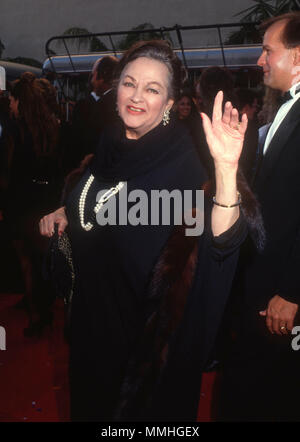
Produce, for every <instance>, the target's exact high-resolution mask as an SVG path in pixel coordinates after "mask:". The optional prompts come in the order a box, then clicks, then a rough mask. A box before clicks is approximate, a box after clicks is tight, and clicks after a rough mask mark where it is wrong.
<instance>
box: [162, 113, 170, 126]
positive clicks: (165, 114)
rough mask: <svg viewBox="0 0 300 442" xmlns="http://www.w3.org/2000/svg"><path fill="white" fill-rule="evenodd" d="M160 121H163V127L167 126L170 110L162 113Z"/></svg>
mask: <svg viewBox="0 0 300 442" xmlns="http://www.w3.org/2000/svg"><path fill="white" fill-rule="evenodd" d="M162 121H163V125H164V126H166V125H167V124H169V122H170V110H169V109H166V110H165V111H164V115H163V119H162Z"/></svg>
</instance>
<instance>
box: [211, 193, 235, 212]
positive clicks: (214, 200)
mask: <svg viewBox="0 0 300 442" xmlns="http://www.w3.org/2000/svg"><path fill="white" fill-rule="evenodd" d="M237 197H238V200H237V202H236V203H234V204H230V206H226V204H221V203H218V201H216V197H215V196H214V197H213V203H214V204H216V205H217V206H220V207H225V208H226V209H231V208H232V207H236V206H240V205H241V203H242V198H241V194H240V192H237Z"/></svg>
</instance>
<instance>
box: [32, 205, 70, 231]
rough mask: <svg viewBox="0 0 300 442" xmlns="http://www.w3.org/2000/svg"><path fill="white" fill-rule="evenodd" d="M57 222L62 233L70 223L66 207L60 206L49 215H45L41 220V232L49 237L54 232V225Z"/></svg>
mask: <svg viewBox="0 0 300 442" xmlns="http://www.w3.org/2000/svg"><path fill="white" fill-rule="evenodd" d="M55 224H57V227H58V234H59V235H61V234H62V233H63V232H64V230H65V228H66V227H67V225H68V220H67V217H66V214H65V211H64V208H63V207H62V208H60V209H58V210H56V211H55V212H53V213H50V214H49V215H46V216H44V217H43V218H42V219H41V220H40V222H39V228H40V233H41V235H43V236H48V237H49V238H50V237H51V236H52V235H53V234H54V227H55Z"/></svg>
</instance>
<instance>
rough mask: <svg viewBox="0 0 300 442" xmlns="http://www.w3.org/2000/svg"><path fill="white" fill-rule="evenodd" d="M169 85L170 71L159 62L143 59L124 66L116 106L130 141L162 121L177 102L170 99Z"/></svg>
mask: <svg viewBox="0 0 300 442" xmlns="http://www.w3.org/2000/svg"><path fill="white" fill-rule="evenodd" d="M168 85H169V71H168V68H167V67H166V66H165V65H164V64H163V63H161V62H160V61H157V60H152V59H149V58H146V57H140V58H138V59H136V60H134V61H132V62H130V63H128V64H127V65H126V66H125V68H124V70H123V72H122V74H121V78H120V82H119V85H118V94H117V104H118V110H119V115H120V117H121V119H122V120H123V122H124V124H125V128H126V136H127V138H131V139H138V138H140V137H142V136H143V135H145V134H146V133H147V132H149V131H150V130H151V129H153V128H154V127H156V126H157V125H158V124H159V123H160V122H161V121H162V118H163V114H164V112H165V110H166V109H171V107H172V105H173V102H174V101H173V100H172V99H169V98H168Z"/></svg>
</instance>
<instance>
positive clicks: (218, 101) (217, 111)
mask: <svg viewBox="0 0 300 442" xmlns="http://www.w3.org/2000/svg"><path fill="white" fill-rule="evenodd" d="M222 103H223V91H219V92H218V93H217V95H216V96H215V101H214V109H213V115H212V119H213V121H221V119H222V113H223V112H222Z"/></svg>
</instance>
